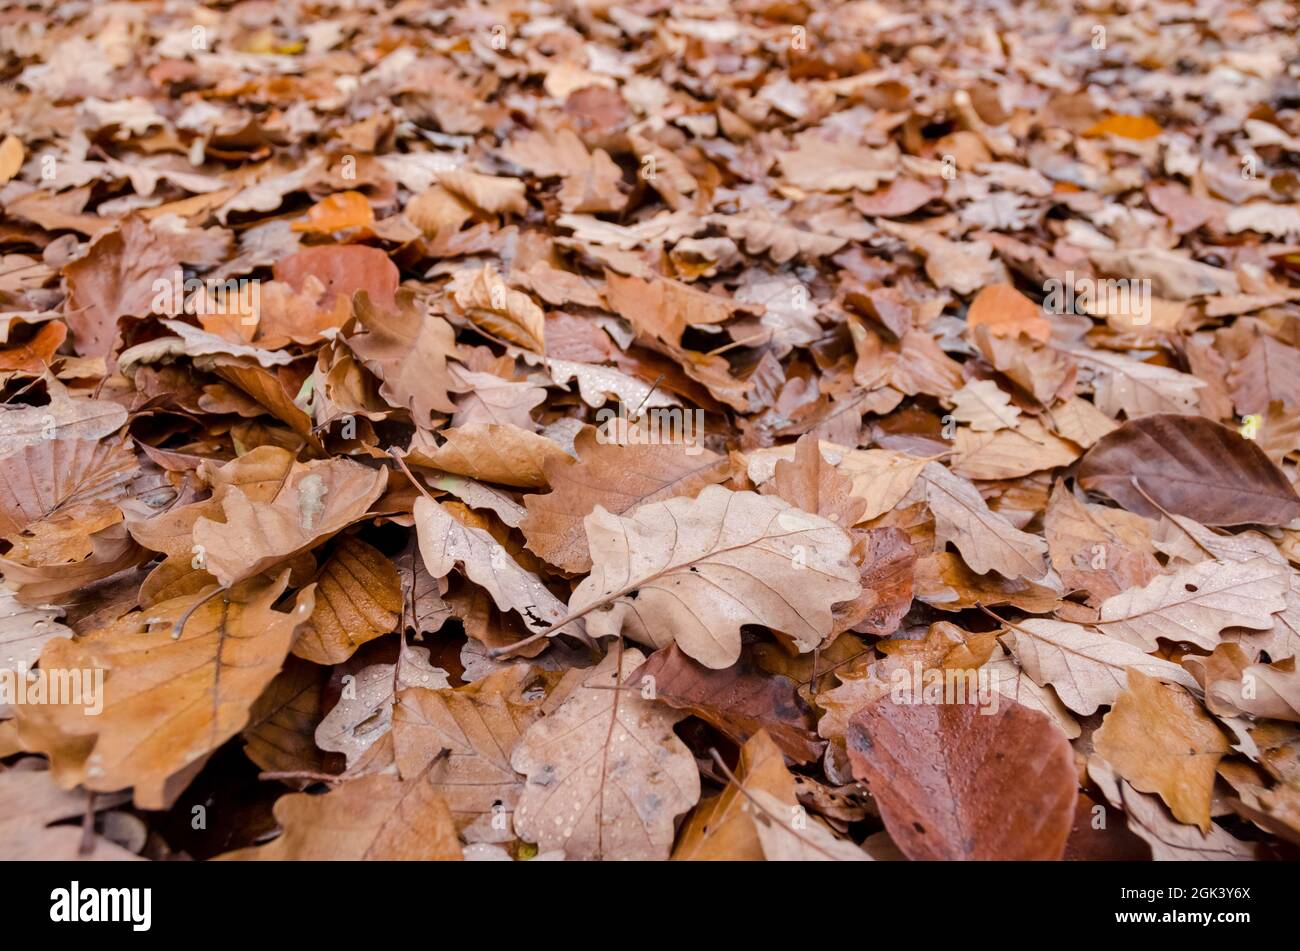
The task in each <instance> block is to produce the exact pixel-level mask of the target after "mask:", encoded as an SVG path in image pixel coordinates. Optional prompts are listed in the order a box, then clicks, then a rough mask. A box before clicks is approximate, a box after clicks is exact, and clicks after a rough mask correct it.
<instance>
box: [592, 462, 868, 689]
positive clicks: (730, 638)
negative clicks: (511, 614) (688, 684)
mask: <svg viewBox="0 0 1300 951" xmlns="http://www.w3.org/2000/svg"><path fill="white" fill-rule="evenodd" d="M586 528H587V539H588V542H589V543H590V546H591V557H592V562H593V566H592V572H591V574H590V575H589V576H588V577H587V578H586V579H585V580H584V581H583V582H582V583H581V584H580V585H579V586H578V587H577V589H576V590H575V591H574V592H573V596H572V597H571V598H570V599H569V610H570V612H571V613H579V612H583V613H586V612H591V613H589V614H588V630H589V631H590V633H592V634H595V635H596V636H598V637H605V636H614V635H617V634H618V633H619V632H620V631H622V632H624V633H626V634H627V635H628V636H630V637H632V638H633V639H635V640H637V641H639V642H641V643H644V644H649V645H651V646H653V647H655V648H660V647H666V646H668V645H669V644H671V643H674V642H675V643H676V644H677V645H678V646H679V647H680V648H681V649H682V650H683V651H684V652H685V653H686V654H688V655H690V656H691V657H692V658H694V659H695V660H697V661H699V662H700V663H702V664H704V665H705V666H706V667H712V668H714V669H718V668H722V667H729V666H731V665H732V664H734V663H735V662H736V659H737V658H738V657H739V656H740V628H741V626H742V625H743V624H761V625H765V626H767V627H770V628H772V629H773V630H776V631H779V632H781V633H782V634H784V635H785V636H787V637H788V638H789V639H790V641H792V642H793V643H794V645H795V646H796V647H797V648H798V649H799V650H800V651H809V650H812V649H813V648H814V647H817V646H818V645H819V644H820V643H821V642H822V641H823V640H824V639H825V638H826V637H827V636H828V635H829V634H830V633H831V630H832V628H833V617H832V614H831V605H832V604H834V603H836V602H838V601H849V600H852V599H853V598H855V597H857V595H858V594H859V592H860V591H861V584H860V583H859V580H858V574H859V572H858V568H857V566H856V565H854V564H853V562H852V559H851V557H850V551H851V548H852V539H851V538H850V537H849V535H848V534H847V533H846V532H845V531H844V529H842V528H840V527H839V526H836V525H835V524H834V523H832V522H829V521H827V520H826V519H824V518H822V517H820V516H817V515H811V514H809V513H807V512H803V511H801V510H799V509H797V508H794V507H793V506H791V505H789V504H788V503H786V502H785V501H783V500H781V499H779V498H776V497H775V496H770V495H755V494H754V493H752V492H731V491H729V490H727V489H724V488H722V487H721V486H716V485H710V486H706V487H705V488H704V489H703V490H702V491H701V492H700V494H699V495H698V496H697V497H696V498H694V499H690V498H680V497H679V498H673V499H668V500H667V501H663V502H651V503H648V504H644V505H641V506H639V507H638V508H636V509H634V510H633V511H632V512H631V514H630V515H629V516H625V517H620V516H618V515H614V514H612V513H610V512H607V511H606V510H605V509H603V508H601V507H599V506H597V508H596V509H595V511H593V512H592V513H591V514H590V515H588V516H587V518H586Z"/></svg>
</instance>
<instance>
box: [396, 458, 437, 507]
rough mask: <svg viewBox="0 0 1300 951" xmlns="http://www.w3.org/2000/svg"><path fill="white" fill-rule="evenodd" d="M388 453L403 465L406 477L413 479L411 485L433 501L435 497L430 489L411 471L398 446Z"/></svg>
mask: <svg viewBox="0 0 1300 951" xmlns="http://www.w3.org/2000/svg"><path fill="white" fill-rule="evenodd" d="M388 454H389V455H390V456H392V457H393V459H394V460H395V461H396V462H397V464H398V465H399V466H401V467H402V471H403V472H405V473H406V477H407V478H408V479H410V480H411V485H413V486H415V487H416V488H417V489H419V490H420V494H421V495H423V496H424V497H425V498H426V499H428V500H429V501H430V502H433V501H434V498H433V496H432V495H430V494H429V491H428V489H426V488H425V487H424V486H423V485H421V484H420V480H419V479H417V478H416V477H415V476H414V475H413V474H412V473H411V470H410V469H408V468H407V467H406V460H404V459H403V458H402V457H401V456H399V455H398V454H397V447H396V446H394V447H392V448H391V449H389V450H388Z"/></svg>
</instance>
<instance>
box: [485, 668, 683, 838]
mask: <svg viewBox="0 0 1300 951" xmlns="http://www.w3.org/2000/svg"><path fill="white" fill-rule="evenodd" d="M620 655H621V663H620ZM644 660H645V656H644V655H643V654H642V653H641V652H640V651H639V650H636V649H635V648H628V649H625V650H622V651H618V650H614V651H610V653H609V654H607V655H606V656H605V659H604V660H602V661H601V662H600V663H599V664H598V665H597V666H595V667H592V668H590V669H588V670H572V671H570V672H569V673H568V674H567V675H566V676H565V680H564V681H562V682H561V683H560V685H559V686H557V687H556V691H555V693H556V695H560V696H563V697H564V698H565V699H564V701H563V703H561V704H560V705H559V706H558V708H556V709H554V710H550V711H548V712H547V715H546V716H544V717H543V718H542V719H540V720H538V721H537V722H536V723H534V724H533V725H532V726H530V727H529V728H528V730H527V732H526V733H524V735H523V738H522V739H521V740H520V741H519V743H518V745H517V746H516V747H515V750H514V753H513V754H512V755H511V758H510V762H511V765H512V766H513V767H514V769H515V771H516V772H519V773H523V774H524V776H525V778H526V779H525V785H524V791H523V795H522V796H520V798H519V806H518V808H517V809H516V810H515V829H516V830H517V832H518V834H519V836H520V837H521V838H523V839H525V840H527V841H529V842H536V843H537V845H538V847H539V848H541V849H542V850H549V849H563V850H564V853H565V855H566V856H568V857H569V858H571V859H640V860H646V859H666V858H667V857H668V852H669V849H670V848H671V847H672V843H673V823H674V820H675V819H676V817H677V816H679V815H681V814H682V813H683V812H685V811H686V810H687V809H689V808H690V807H691V806H693V805H695V803H696V801H697V800H698V799H699V798H700V774H699V770H698V769H697V768H696V766H695V760H694V758H693V757H692V756H691V753H690V750H688V749H687V748H686V745H685V744H684V743H682V741H681V740H680V739H678V738H677V735H676V734H675V733H674V732H673V724H675V723H676V722H677V721H678V720H680V719H681V718H682V717H683V716H684V714H682V713H679V712H677V711H676V710H673V709H671V708H669V707H664V706H660V705H657V704H655V703H653V702H651V701H648V700H643V699H642V698H641V691H640V688H639V687H638V686H637V685H636V684H628V683H626V682H625V681H624V678H626V677H628V676H629V675H630V674H631V673H632V672H633V671H634V670H636V669H637V668H638V667H639V666H640V665H641V664H642V663H643V662H644Z"/></svg>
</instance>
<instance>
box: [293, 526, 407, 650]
mask: <svg viewBox="0 0 1300 951" xmlns="http://www.w3.org/2000/svg"><path fill="white" fill-rule="evenodd" d="M314 580H315V582H316V606H315V608H314V609H313V610H312V613H311V617H310V618H309V619H308V620H307V623H306V624H304V625H303V627H302V630H301V631H300V632H299V634H298V639H297V640H296V641H294V645H293V652H294V654H295V655H296V656H298V657H302V658H304V659H306V660H309V661H312V662H313V663H316V664H340V663H342V662H343V661H345V660H347V659H348V658H349V657H351V656H352V655H353V654H354V653H355V652H356V650H357V648H358V647H360V646H361V645H362V644H364V643H366V641H372V640H374V639H375V638H376V637H381V636H382V635H384V634H388V633H389V632H391V631H394V630H396V629H397V621H398V618H400V617H401V610H402V584H401V580H400V579H399V578H398V575H397V569H396V568H395V567H393V563H392V561H390V560H389V559H388V558H387V557H386V556H385V555H384V554H383V553H381V552H379V551H377V550H376V549H374V548H372V547H371V546H370V545H367V544H366V543H365V542H363V541H359V540H358V539H355V538H345V539H343V541H342V542H340V543H339V545H338V547H337V548H335V549H334V552H333V553H332V554H331V555H330V557H329V558H328V560H326V562H325V564H324V565H322V566H321V569H320V572H319V573H318V574H317V575H316V577H315V579H314Z"/></svg>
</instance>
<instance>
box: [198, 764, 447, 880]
mask: <svg viewBox="0 0 1300 951" xmlns="http://www.w3.org/2000/svg"><path fill="white" fill-rule="evenodd" d="M275 818H276V821H277V822H279V824H280V828H281V829H282V830H283V832H282V833H281V834H280V836H279V837H278V838H276V839H275V840H273V841H272V842H271V843H269V844H268V845H261V846H256V847H254V848H248V849H240V850H238V851H235V852H227V853H226V854H225V855H222V856H220V858H221V859H223V860H225V861H230V862H248V861H260V862H267V861H278V862H283V861H294V862H300V861H315V862H319V861H340V860H342V861H352V862H355V861H371V862H445V861H457V860H459V859H461V858H462V857H463V856H462V854H461V848H460V842H459V841H458V840H457V838H456V827H455V825H454V824H453V823H452V818H451V812H450V811H449V810H448V809H447V804H446V803H445V802H444V801H443V799H442V797H441V796H440V795H439V794H438V792H437V791H436V790H435V789H434V788H433V786H432V785H431V784H430V783H429V782H428V780H427V778H426V777H425V776H423V775H422V776H417V777H414V778H411V779H399V778H398V777H397V775H396V774H395V773H392V772H387V773H376V774H374V775H372V776H366V777H363V778H361V779H354V780H351V781H349V782H346V783H343V784H342V785H341V786H339V787H337V788H335V789H333V790H331V791H330V792H328V793H326V794H324V795H322V796H310V795H307V794H306V793H290V794H289V795H287V796H282V797H281V798H280V799H279V801H277V802H276V804H275Z"/></svg>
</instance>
